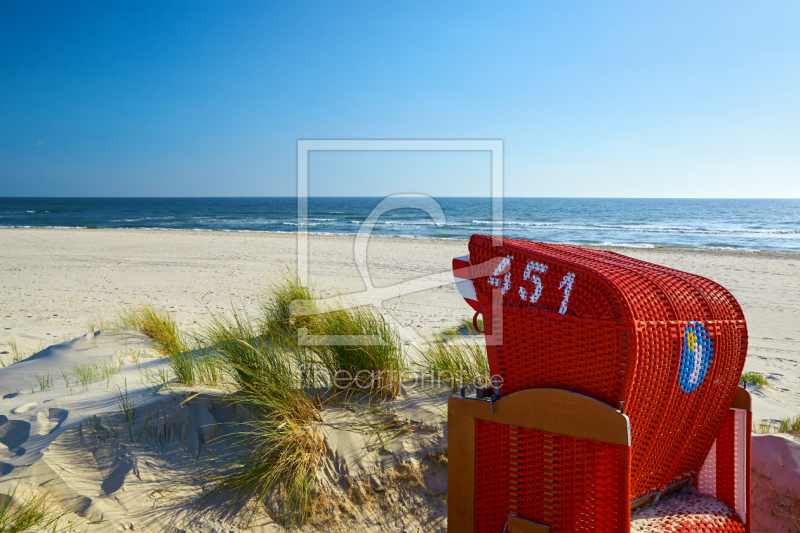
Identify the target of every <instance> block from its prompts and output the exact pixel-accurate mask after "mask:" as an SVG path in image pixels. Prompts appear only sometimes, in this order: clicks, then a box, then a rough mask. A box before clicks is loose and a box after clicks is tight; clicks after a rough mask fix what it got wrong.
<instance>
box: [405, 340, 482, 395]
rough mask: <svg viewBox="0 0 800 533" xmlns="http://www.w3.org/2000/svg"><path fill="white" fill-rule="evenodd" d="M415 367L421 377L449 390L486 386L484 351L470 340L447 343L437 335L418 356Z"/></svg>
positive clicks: (479, 345)
mask: <svg viewBox="0 0 800 533" xmlns="http://www.w3.org/2000/svg"><path fill="white" fill-rule="evenodd" d="M419 366H421V367H422V371H423V374H424V375H426V376H430V377H431V379H435V380H437V381H439V382H443V383H448V384H449V386H450V387H451V388H452V389H453V390H458V388H459V387H461V386H467V387H488V386H489V385H490V383H489V360H488V358H487V355H486V347H485V346H484V345H482V344H480V343H478V342H477V341H476V340H475V339H474V338H470V339H464V340H462V339H458V340H455V341H449V342H448V341H447V340H446V339H445V338H444V337H443V336H441V335H437V336H435V337H434V339H433V341H431V342H430V343H429V344H428V346H427V348H426V349H425V350H423V351H422V352H421V362H420V363H419Z"/></svg>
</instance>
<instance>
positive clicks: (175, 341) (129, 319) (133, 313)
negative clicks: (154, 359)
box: [118, 303, 183, 356]
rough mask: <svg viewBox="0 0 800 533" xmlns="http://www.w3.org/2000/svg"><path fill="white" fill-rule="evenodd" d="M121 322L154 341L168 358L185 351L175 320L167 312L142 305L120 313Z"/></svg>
mask: <svg viewBox="0 0 800 533" xmlns="http://www.w3.org/2000/svg"><path fill="white" fill-rule="evenodd" d="M118 318H119V322H120V323H121V324H122V325H123V326H126V327H129V328H133V329H135V330H137V331H138V332H140V333H142V334H143V335H146V336H148V337H150V338H151V339H153V341H154V342H155V344H156V347H157V348H158V350H159V351H160V352H161V353H162V354H164V355H168V356H172V355H175V354H178V353H181V352H182V351H183V341H182V338H181V337H182V335H181V332H180V330H179V329H178V325H177V323H176V322H175V319H174V318H173V317H172V315H170V314H169V313H168V312H167V311H160V310H158V309H156V308H154V307H153V306H151V305H149V304H146V303H141V304H139V306H137V307H131V308H128V309H125V310H123V311H122V312H120V313H119V317H118Z"/></svg>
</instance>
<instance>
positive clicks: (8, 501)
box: [0, 486, 74, 533]
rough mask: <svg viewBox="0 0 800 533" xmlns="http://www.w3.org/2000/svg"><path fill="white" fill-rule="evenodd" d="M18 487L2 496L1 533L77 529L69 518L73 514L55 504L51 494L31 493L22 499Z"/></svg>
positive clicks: (0, 502)
mask: <svg viewBox="0 0 800 533" xmlns="http://www.w3.org/2000/svg"><path fill="white" fill-rule="evenodd" d="M17 488H18V486H15V487H14V488H13V489H11V490H10V491H9V492H6V493H4V494H0V533H18V532H19V533H21V532H23V531H42V532H44V531H48V532H51V533H60V532H65V531H72V530H73V527H74V521H73V520H69V519H66V518H65V517H66V516H67V515H68V514H69V512H68V511H65V510H63V509H61V508H59V507H57V506H56V505H55V504H53V502H52V501H50V498H49V494H48V493H47V492H41V491H33V490H31V491H29V492H27V493H26V494H22V495H21V496H19V497H18V496H17Z"/></svg>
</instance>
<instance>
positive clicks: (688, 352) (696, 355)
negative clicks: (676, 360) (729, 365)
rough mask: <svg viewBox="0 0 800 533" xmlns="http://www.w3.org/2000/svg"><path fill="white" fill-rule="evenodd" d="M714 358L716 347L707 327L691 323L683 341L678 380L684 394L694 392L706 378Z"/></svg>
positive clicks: (685, 331)
mask: <svg viewBox="0 0 800 533" xmlns="http://www.w3.org/2000/svg"><path fill="white" fill-rule="evenodd" d="M713 358H714V345H713V344H712V343H711V337H709V336H708V331H706V327H705V326H704V325H703V324H701V323H700V322H689V323H688V324H687V325H686V329H685V330H684V332H683V339H681V368H680V370H679V371H678V380H679V381H680V383H681V389H682V390H683V392H694V391H695V390H696V389H697V387H699V386H700V384H701V383H702V382H703V378H705V377H706V371H707V370H708V367H709V366H711V360H712V359H713Z"/></svg>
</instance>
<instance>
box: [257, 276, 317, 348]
mask: <svg viewBox="0 0 800 533" xmlns="http://www.w3.org/2000/svg"><path fill="white" fill-rule="evenodd" d="M317 300H318V297H317V294H316V292H315V291H314V289H313V288H311V287H308V286H307V285H304V284H303V283H302V282H301V281H300V278H299V277H297V276H296V275H295V274H292V273H289V274H288V275H287V276H286V277H285V278H284V279H283V281H282V282H281V283H277V284H275V285H272V286H271V287H269V288H268V289H267V290H266V291H265V300H264V303H263V304H262V305H261V320H260V323H259V327H260V329H261V331H260V333H261V334H263V335H265V336H266V337H269V338H273V339H277V340H290V338H289V335H287V334H296V333H297V330H298V329H299V328H308V327H309V326H310V325H311V323H312V322H313V320H314V316H315V315H314V314H308V315H298V314H297V311H299V310H301V309H300V308H302V310H303V311H305V312H309V313H315V312H316V311H317V309H318V305H317Z"/></svg>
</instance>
